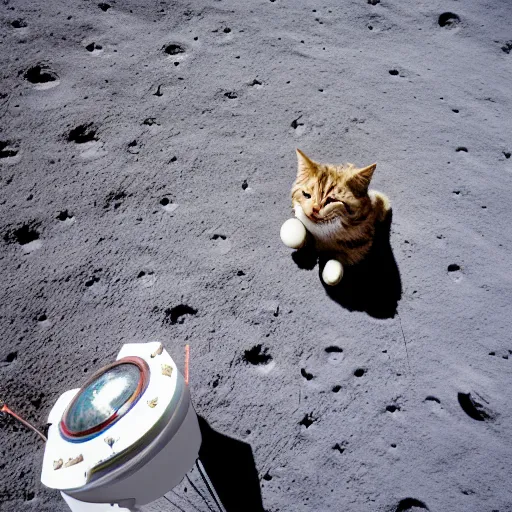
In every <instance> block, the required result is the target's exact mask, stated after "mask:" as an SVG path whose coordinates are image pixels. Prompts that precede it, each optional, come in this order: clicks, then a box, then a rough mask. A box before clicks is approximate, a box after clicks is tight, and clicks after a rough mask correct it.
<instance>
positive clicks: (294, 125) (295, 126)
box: [290, 115, 304, 130]
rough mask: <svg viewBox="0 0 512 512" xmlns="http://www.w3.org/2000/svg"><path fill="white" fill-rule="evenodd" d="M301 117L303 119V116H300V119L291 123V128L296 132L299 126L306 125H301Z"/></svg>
mask: <svg viewBox="0 0 512 512" xmlns="http://www.w3.org/2000/svg"><path fill="white" fill-rule="evenodd" d="M301 117H302V115H300V116H299V117H297V119H294V120H293V121H292V122H291V124H290V126H291V127H292V128H293V129H294V130H296V129H297V128H298V127H299V126H304V123H299V119H300V118H301Z"/></svg>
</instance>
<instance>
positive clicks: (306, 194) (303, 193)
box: [302, 190, 311, 199]
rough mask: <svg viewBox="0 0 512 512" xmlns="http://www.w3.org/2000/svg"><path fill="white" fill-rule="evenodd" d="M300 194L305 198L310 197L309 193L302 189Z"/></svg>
mask: <svg viewBox="0 0 512 512" xmlns="http://www.w3.org/2000/svg"><path fill="white" fill-rule="evenodd" d="M302 195H303V196H304V197H305V198H306V199H311V194H308V193H307V192H304V190H303V191H302Z"/></svg>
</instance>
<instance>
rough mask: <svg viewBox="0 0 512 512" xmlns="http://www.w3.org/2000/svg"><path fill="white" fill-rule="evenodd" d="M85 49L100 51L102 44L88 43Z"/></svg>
mask: <svg viewBox="0 0 512 512" xmlns="http://www.w3.org/2000/svg"><path fill="white" fill-rule="evenodd" d="M85 49H86V50H87V51H88V52H91V53H92V52H94V51H100V50H102V49H103V46H101V44H97V43H94V42H93V43H90V44H88V45H87V46H86V47H85Z"/></svg>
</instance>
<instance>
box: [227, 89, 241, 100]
mask: <svg viewBox="0 0 512 512" xmlns="http://www.w3.org/2000/svg"><path fill="white" fill-rule="evenodd" d="M224 96H226V98H229V99H230V100H235V99H236V98H238V94H237V93H236V92H235V91H228V92H225V93H224Z"/></svg>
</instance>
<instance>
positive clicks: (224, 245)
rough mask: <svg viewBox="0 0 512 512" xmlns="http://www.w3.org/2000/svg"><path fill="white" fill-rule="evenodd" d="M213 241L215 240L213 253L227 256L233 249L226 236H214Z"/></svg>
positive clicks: (217, 234)
mask: <svg viewBox="0 0 512 512" xmlns="http://www.w3.org/2000/svg"><path fill="white" fill-rule="evenodd" d="M211 240H213V252H215V253H217V254H221V255H224V254H227V253H228V252H229V251H230V250H231V248H232V244H231V242H230V241H229V240H228V239H227V236H226V235H221V234H219V233H215V234H214V235H212V237H211Z"/></svg>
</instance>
